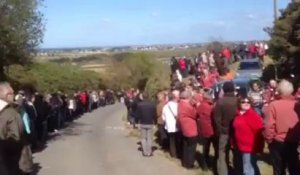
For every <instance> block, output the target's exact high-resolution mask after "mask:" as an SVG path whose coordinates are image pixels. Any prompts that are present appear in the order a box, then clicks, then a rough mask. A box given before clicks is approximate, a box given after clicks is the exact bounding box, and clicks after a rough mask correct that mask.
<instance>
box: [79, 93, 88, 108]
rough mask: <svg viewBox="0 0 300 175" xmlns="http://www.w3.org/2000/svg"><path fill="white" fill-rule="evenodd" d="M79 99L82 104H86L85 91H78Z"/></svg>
mask: <svg viewBox="0 0 300 175" xmlns="http://www.w3.org/2000/svg"><path fill="white" fill-rule="evenodd" d="M80 101H81V103H82V104H83V105H86V104H87V95H86V93H85V92H81V93H80Z"/></svg>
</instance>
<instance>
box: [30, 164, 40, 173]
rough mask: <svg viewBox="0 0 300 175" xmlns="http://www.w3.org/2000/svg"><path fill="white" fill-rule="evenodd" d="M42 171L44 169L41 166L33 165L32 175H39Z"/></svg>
mask: <svg viewBox="0 0 300 175" xmlns="http://www.w3.org/2000/svg"><path fill="white" fill-rule="evenodd" d="M41 169H42V167H41V165H40V164H39V163H35V164H33V172H32V175H38V174H39V172H40V170H41Z"/></svg>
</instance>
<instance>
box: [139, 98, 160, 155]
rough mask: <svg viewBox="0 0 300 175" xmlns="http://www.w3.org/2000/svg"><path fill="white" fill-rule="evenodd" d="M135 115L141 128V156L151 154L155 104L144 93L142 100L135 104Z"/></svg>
mask: <svg viewBox="0 0 300 175" xmlns="http://www.w3.org/2000/svg"><path fill="white" fill-rule="evenodd" d="M136 117H137V121H138V123H139V124H140V129H141V137H142V138H141V139H142V140H141V143H142V150H143V156H145V157H150V156H153V153H152V138H153V125H154V123H155V119H156V106H155V103H154V102H152V101H150V100H149V98H148V96H147V95H146V94H143V101H141V102H140V103H138V105H137V110H136Z"/></svg>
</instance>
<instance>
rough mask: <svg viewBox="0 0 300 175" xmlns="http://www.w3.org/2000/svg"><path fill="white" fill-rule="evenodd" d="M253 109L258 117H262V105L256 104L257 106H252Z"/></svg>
mask: <svg viewBox="0 0 300 175" xmlns="http://www.w3.org/2000/svg"><path fill="white" fill-rule="evenodd" d="M253 109H254V111H255V112H256V113H257V114H258V115H259V116H260V117H262V118H264V117H263V112H262V107H260V106H258V107H254V108H253Z"/></svg>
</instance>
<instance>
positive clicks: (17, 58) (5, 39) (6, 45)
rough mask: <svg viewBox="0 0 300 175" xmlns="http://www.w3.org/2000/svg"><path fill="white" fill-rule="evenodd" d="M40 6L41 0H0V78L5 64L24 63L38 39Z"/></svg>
mask: <svg viewBox="0 0 300 175" xmlns="http://www.w3.org/2000/svg"><path fill="white" fill-rule="evenodd" d="M40 5H42V0H1V1H0V79H2V80H3V79H5V72H4V71H5V67H6V66H8V65H11V64H24V63H27V62H28V61H29V60H30V57H31V53H33V52H34V50H35V48H36V47H37V46H38V45H39V44H40V43H41V42H42V38H43V31H44V25H43V15H42V14H41V12H40V11H39V10H38V7H40Z"/></svg>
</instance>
